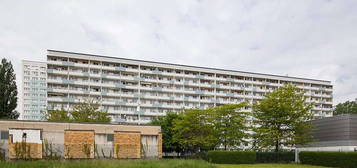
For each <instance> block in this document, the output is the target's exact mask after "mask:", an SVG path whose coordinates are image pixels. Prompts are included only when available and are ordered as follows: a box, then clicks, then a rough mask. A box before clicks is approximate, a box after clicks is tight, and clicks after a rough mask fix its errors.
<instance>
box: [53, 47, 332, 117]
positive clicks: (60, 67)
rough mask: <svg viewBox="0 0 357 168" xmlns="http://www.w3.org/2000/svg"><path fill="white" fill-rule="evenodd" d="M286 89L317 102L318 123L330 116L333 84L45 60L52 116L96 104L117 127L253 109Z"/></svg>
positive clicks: (94, 60)
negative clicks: (173, 115) (188, 112)
mask: <svg viewBox="0 0 357 168" xmlns="http://www.w3.org/2000/svg"><path fill="white" fill-rule="evenodd" d="M284 83H291V84H295V85H296V86H297V87H299V88H301V89H304V90H305V91H306V94H305V95H306V97H307V98H308V99H307V101H308V102H316V104H315V106H314V108H313V110H312V112H313V113H314V115H315V116H316V117H325V116H331V115H332V89H333V88H332V85H331V82H329V81H322V80H313V79H304V78H295V77H286V76H277V75H268V74H258V73H250V72H241V71H230V70H223V69H213V68H204V67H195V66H186V65H177V64H168V63H159V62H150V61H142V60H132V59H123V58H115V57H106V56H98V55H89V54H81V53H72V52H63V51H54V50H48V55H47V88H48V97H47V103H48V105H47V107H48V109H49V110H51V109H58V108H62V107H63V108H65V109H70V108H71V107H72V106H73V105H74V104H75V103H77V102H80V101H84V100H88V99H94V100H96V101H98V102H99V103H100V104H101V106H102V108H103V109H104V110H106V111H107V112H108V113H110V114H111V116H112V117H113V120H114V121H117V122H129V123H147V122H149V121H150V120H151V119H152V118H153V117H156V116H161V115H165V113H166V112H169V111H174V112H179V111H182V110H183V109H187V108H207V107H210V106H217V105H222V104H229V103H239V102H244V101H248V102H250V103H253V102H256V101H259V100H261V99H263V98H264V94H266V93H268V92H271V91H273V90H274V89H276V88H278V87H280V86H282V85H283V84H284ZM245 110H246V111H250V110H251V109H249V108H247V109H245Z"/></svg>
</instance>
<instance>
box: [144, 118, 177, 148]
mask: <svg viewBox="0 0 357 168" xmlns="http://www.w3.org/2000/svg"><path fill="white" fill-rule="evenodd" d="M180 116H181V115H179V114H177V113H167V114H166V115H165V116H159V117H157V118H155V119H154V120H153V121H151V123H150V124H152V125H159V126H161V133H162V138H163V151H164V152H168V153H169V152H176V153H177V154H179V153H181V152H182V147H181V145H180V144H179V142H178V141H175V139H174V138H173V136H174V135H175V134H176V133H177V131H175V130H174V121H175V120H178V119H179V118H180Z"/></svg>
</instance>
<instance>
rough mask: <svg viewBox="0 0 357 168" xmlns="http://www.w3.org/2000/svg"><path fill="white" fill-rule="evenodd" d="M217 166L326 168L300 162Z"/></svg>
mask: <svg viewBox="0 0 357 168" xmlns="http://www.w3.org/2000/svg"><path fill="white" fill-rule="evenodd" d="M217 168H326V167H321V166H310V165H300V164H239V165H230V164H218V165H217Z"/></svg>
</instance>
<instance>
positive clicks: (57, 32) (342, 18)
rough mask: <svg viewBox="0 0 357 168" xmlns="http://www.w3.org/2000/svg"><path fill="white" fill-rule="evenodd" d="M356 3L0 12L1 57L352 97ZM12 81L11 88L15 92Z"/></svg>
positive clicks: (97, 4) (148, 4)
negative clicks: (201, 75)
mask: <svg viewBox="0 0 357 168" xmlns="http://www.w3.org/2000/svg"><path fill="white" fill-rule="evenodd" d="M356 5H357V1H354V0H341V1H326V0H315V1H309V0H300V1H283V0H281V1H278V0H272V1H262V0H260V1H259V0H257V1H255V0H222V1H208V0H200V1H189V0H177V1H165V0H154V1H135V0H134V1H133V0H131V1H129V0H127V1H114V0H112V1H111V0H107V1H99V0H98V1H90V2H88V1H84V0H83V1H81V0H79V1H69V0H68V1H67V0H64V1H40V0H34V1H31V2H30V1H13V0H3V1H1V2H0V20H1V23H0V37H1V38H0V53H1V56H2V57H5V58H8V59H9V60H11V61H12V62H13V63H14V66H15V69H16V72H17V74H21V62H20V60H22V59H30V60H39V61H45V58H46V56H45V54H46V49H59V50H66V51H74V52H84V53H93V54H103V55H111V56H117V57H125V58H136V59H145V60H153V61H164V62H170V63H179V64H189V65H198V66H207V67H216V68H224V69H233V70H242V71H252V72H262V73H272V74H278V75H285V74H289V76H297V77H306V78H316V79H324V80H330V81H332V83H333V84H334V87H335V90H334V99H335V103H339V102H341V101H345V100H351V99H354V98H356V97H357V91H356V89H355V88H356V83H357V74H356V73H357V70H356V68H355V65H354V63H355V62H357V50H356V49H357V43H356V39H357V31H355V30H356V28H357V11H356V10H355V7H356ZM20 81H21V80H20V76H18V83H20Z"/></svg>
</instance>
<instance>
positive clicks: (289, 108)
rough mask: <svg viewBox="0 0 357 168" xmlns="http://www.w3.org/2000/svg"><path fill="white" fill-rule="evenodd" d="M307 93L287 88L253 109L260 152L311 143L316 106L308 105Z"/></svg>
mask: <svg viewBox="0 0 357 168" xmlns="http://www.w3.org/2000/svg"><path fill="white" fill-rule="evenodd" d="M305 99H306V98H305V97H304V93H303V92H301V91H300V90H299V89H298V88H296V87H295V86H292V85H285V86H283V87H280V88H278V89H277V90H275V91H273V92H271V93H269V94H267V95H266V98H265V99H263V100H261V101H260V102H259V103H254V105H253V112H252V114H253V117H254V118H255V125H256V126H255V127H254V129H253V130H254V132H255V134H254V135H253V137H254V138H255V140H254V141H255V142H254V143H256V144H257V145H258V146H259V147H260V148H263V149H269V148H271V147H274V148H275V152H278V151H279V149H280V147H281V146H282V145H283V146H293V145H296V144H304V143H307V142H310V141H311V140H312V139H311V137H310V132H311V124H310V123H308V122H306V121H307V120H310V119H312V117H313V115H312V114H311V113H310V110H311V108H312V105H313V104H312V103H309V104H307V103H305Z"/></svg>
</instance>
